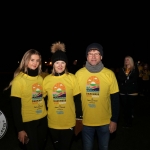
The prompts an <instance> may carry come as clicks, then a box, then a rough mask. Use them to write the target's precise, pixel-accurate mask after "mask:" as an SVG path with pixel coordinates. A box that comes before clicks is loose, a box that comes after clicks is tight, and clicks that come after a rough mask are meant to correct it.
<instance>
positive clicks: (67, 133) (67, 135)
mask: <svg viewBox="0 0 150 150" xmlns="http://www.w3.org/2000/svg"><path fill="white" fill-rule="evenodd" d="M49 132H50V136H51V139H52V142H53V145H54V148H55V150H70V148H71V145H72V142H73V137H74V128H70V129H52V128H49Z"/></svg>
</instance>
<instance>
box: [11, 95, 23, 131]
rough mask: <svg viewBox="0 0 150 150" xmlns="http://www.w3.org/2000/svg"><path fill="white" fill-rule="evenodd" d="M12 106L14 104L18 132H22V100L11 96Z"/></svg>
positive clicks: (13, 110) (13, 111) (14, 116)
mask: <svg viewBox="0 0 150 150" xmlns="http://www.w3.org/2000/svg"><path fill="white" fill-rule="evenodd" d="M10 98H11V104H12V113H13V118H14V123H15V126H16V129H17V131H18V132H19V131H22V130H24V129H23V121H22V115H21V98H19V97H13V96H11V97H10Z"/></svg>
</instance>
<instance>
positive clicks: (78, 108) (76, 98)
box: [74, 94, 83, 118]
mask: <svg viewBox="0 0 150 150" xmlns="http://www.w3.org/2000/svg"><path fill="white" fill-rule="evenodd" d="M74 103H75V109H76V118H82V115H83V114H82V102H81V94H78V95H75V96H74Z"/></svg>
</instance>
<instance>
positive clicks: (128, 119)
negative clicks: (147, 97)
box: [120, 95, 137, 126]
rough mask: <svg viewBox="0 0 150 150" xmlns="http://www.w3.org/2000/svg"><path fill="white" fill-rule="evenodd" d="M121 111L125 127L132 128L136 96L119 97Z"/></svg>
mask: <svg viewBox="0 0 150 150" xmlns="http://www.w3.org/2000/svg"><path fill="white" fill-rule="evenodd" d="M120 96H121V104H122V109H123V119H124V124H125V125H126V126H132V115H134V109H135V104H136V101H137V95H120Z"/></svg>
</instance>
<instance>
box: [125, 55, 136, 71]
mask: <svg viewBox="0 0 150 150" xmlns="http://www.w3.org/2000/svg"><path fill="white" fill-rule="evenodd" d="M126 58H128V59H129V63H130V70H133V69H134V68H135V65H134V60H133V58H132V57H131V56H126V57H125V58H124V68H125V69H126V68H127V66H126V64H125V59H126Z"/></svg>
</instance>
